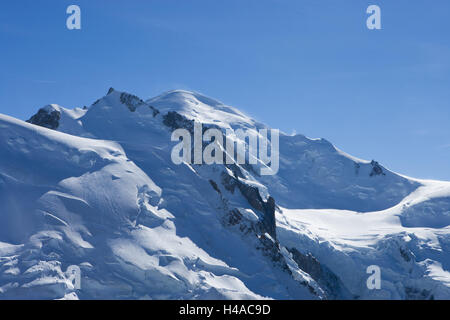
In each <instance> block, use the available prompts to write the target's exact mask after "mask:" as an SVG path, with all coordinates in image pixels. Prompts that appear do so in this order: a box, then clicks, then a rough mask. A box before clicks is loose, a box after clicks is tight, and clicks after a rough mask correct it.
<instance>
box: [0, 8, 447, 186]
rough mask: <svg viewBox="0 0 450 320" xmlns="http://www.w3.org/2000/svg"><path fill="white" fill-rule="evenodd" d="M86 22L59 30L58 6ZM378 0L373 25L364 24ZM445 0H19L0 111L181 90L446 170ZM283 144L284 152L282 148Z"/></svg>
mask: <svg viewBox="0 0 450 320" xmlns="http://www.w3.org/2000/svg"><path fill="white" fill-rule="evenodd" d="M71 4H76V5H79V6H80V7H81V10H82V29H81V30H75V31H69V30H67V28H66V19H67V17H68V15H67V14H66V8H67V7H68V6H69V5H71ZM370 4H376V5H379V6H380V8H381V13H382V28H383V29H382V30H375V31H370V30H368V29H367V28H366V18H367V17H368V15H367V14H366V8H367V7H368V6H369V5H370ZM449 33H450V2H449V1H448V0H434V1H432V2H430V1H425V0H415V1H406V0H396V1H392V0H390V1H381V0H371V1H364V0H345V1H344V0H341V1H337V0H308V1H306V0H302V1H301V0H290V1H287V0H271V1H269V0H257V1H256V0H255V1H253V0H147V1H138V0H130V1H122V0H121V1H119V0H115V1H106V0H89V1H76V0H72V1H63V0H58V1H57V0H53V1H50V0H41V1H33V0H27V1H25V0H17V1H8V2H5V3H2V6H1V7H0V43H1V50H0V70H1V71H0V113H4V114H8V115H12V116H15V117H18V118H20V119H27V118H29V117H30V116H31V115H32V114H33V113H34V112H35V111H36V110H37V109H38V108H40V107H42V106H43V105H45V104H48V103H58V104H60V105H63V106H65V107H76V106H83V105H88V106H89V105H90V104H91V103H92V102H94V101H95V100H96V99H97V98H99V97H101V96H103V95H104V94H105V93H106V91H107V89H108V88H109V87H110V86H113V87H115V88H116V89H118V90H124V91H130V92H132V93H135V94H137V95H139V96H140V97H141V98H144V99H146V98H150V97H152V96H155V95H157V94H159V93H161V92H163V91H167V90H171V89H177V88H180V89H188V90H194V91H198V92H201V93H204V94H206V95H208V96H211V97H214V98H217V99H219V100H221V101H223V102H225V103H227V104H230V105H233V106H235V107H237V108H240V109H242V110H243V111H245V112H246V113H248V114H250V115H251V116H253V117H255V118H257V119H258V120H260V121H263V122H265V123H267V124H269V125H270V126H272V127H274V128H279V129H281V130H283V131H285V132H288V133H291V132H297V133H302V134H305V135H307V136H310V137H323V138H326V139H328V140H330V141H331V142H333V143H334V144H335V145H336V146H337V147H339V148H340V149H342V150H344V151H346V152H348V153H350V154H352V155H354V156H357V157H360V158H364V159H368V160H371V159H375V160H378V161H379V162H381V163H382V164H384V165H385V166H387V167H388V168H390V169H392V170H394V171H397V172H400V173H403V174H407V175H410V176H414V177H419V178H433V179H446V180H450V166H449V163H450V128H449V120H450V35H449ZM281 152H282V150H281Z"/></svg>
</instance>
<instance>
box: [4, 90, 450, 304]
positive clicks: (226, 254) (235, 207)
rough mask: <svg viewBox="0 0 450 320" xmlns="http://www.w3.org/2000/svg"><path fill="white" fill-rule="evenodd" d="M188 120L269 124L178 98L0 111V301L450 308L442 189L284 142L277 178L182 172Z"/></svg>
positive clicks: (202, 100)
mask: <svg viewBox="0 0 450 320" xmlns="http://www.w3.org/2000/svg"><path fill="white" fill-rule="evenodd" d="M194 123H201V124H202V125H203V126H204V127H205V128H216V129H218V130H220V131H221V132H223V134H224V135H226V134H227V129H233V130H238V129H242V130H246V132H248V133H249V135H250V136H255V137H256V136H259V134H260V133H259V132H260V130H261V129H270V128H269V127H268V126H267V125H265V124H262V123H259V122H257V121H255V120H253V119H252V118H250V117H249V116H247V115H245V114H243V113H242V112H240V111H239V110H237V109H235V108H233V107H230V106H227V105H225V104H223V103H221V102H219V101H216V100H214V99H211V98H208V97H206V96H203V95H201V94H198V93H194V92H188V91H182V90H175V91H170V92H167V93H164V94H162V95H160V96H158V97H155V98H152V99H149V100H143V99H141V98H139V97H137V96H135V95H133V94H129V93H126V92H120V91H117V90H115V89H113V88H111V89H110V90H109V91H108V93H107V95H106V96H104V97H102V98H100V99H99V100H97V101H96V102H95V103H93V104H92V105H91V106H90V107H88V108H76V109H73V110H69V109H66V108H63V107H61V106H58V105H49V106H46V107H44V108H42V109H40V110H39V111H38V112H37V113H36V114H35V115H33V116H32V117H30V119H29V120H28V122H23V121H20V120H17V119H14V118H11V117H8V116H4V115H0V154H2V157H0V203H1V204H2V206H1V211H0V298H44V299H96V298H113V299H117V298H126V299H140V298H151V299H265V298H267V299H448V298H449V297H450V272H449V271H448V270H450V229H449V225H450V183H449V182H439V181H424V180H418V179H413V178H409V177H405V176H402V175H399V174H397V173H394V172H391V171H390V170H388V169H386V168H385V167H383V166H382V165H381V164H379V163H378V162H377V161H375V160H373V161H365V160H360V159H356V158H354V157H352V156H350V155H347V154H345V153H344V152H342V151H340V150H339V149H337V148H336V147H335V146H333V145H332V144H331V143H330V142H328V141H326V140H324V139H309V138H307V137H305V136H303V135H293V136H292V135H286V134H283V133H281V134H280V137H279V162H280V166H279V167H280V168H279V172H278V174H277V175H273V176H261V175H259V174H258V170H256V165H252V164H245V165H241V164H238V163H232V164H223V165H219V164H214V165H206V164H189V163H183V164H181V165H175V164H174V163H173V162H172V161H171V150H172V147H173V146H174V145H175V144H176V142H173V141H171V135H172V132H173V130H175V129H178V128H185V129H189V128H190V127H191V126H192V125H193V124H194ZM233 139H235V140H239V139H238V138H237V137H233ZM238 143H241V144H244V145H246V146H247V144H248V142H247V141H246V140H242V141H238ZM247 147H248V146H247ZM374 265H375V266H378V267H379V268H380V270H381V287H380V288H379V289H375V290H373V289H371V288H369V287H368V286H367V279H368V277H369V276H370V274H368V273H367V268H368V267H369V266H374ZM73 267H75V268H78V269H79V270H80V276H81V279H80V280H81V281H80V283H79V286H77V285H76V284H74V282H73V278H72V277H71V272H70V270H73Z"/></svg>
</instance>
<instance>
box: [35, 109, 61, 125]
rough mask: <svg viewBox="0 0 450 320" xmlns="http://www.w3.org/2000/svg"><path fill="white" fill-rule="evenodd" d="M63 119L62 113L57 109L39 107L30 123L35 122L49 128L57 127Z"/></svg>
mask: <svg viewBox="0 0 450 320" xmlns="http://www.w3.org/2000/svg"><path fill="white" fill-rule="evenodd" d="M60 120H61V113H60V112H59V111H57V110H53V111H49V110H46V109H39V111H38V113H36V114H35V115H34V116H32V117H31V118H30V119H29V120H27V122H28V123H31V124H35V125H37V126H41V127H44V128H48V129H53V130H55V129H57V128H58V127H59V121H60Z"/></svg>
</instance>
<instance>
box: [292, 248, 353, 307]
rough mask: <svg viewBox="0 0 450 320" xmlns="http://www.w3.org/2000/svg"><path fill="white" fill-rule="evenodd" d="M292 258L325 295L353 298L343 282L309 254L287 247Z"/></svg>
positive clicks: (337, 297) (336, 297)
mask: <svg viewBox="0 0 450 320" xmlns="http://www.w3.org/2000/svg"><path fill="white" fill-rule="evenodd" d="M289 251H290V252H291V253H292V258H293V259H294V261H295V262H296V263H297V265H298V266H299V268H300V269H302V270H303V271H305V272H306V273H308V274H309V275H310V276H311V278H313V279H314V280H315V281H316V282H317V283H318V284H319V285H320V286H321V288H322V289H324V290H325V292H326V294H327V297H328V298H331V299H353V298H354V297H352V294H351V293H350V291H348V290H347V289H346V288H345V286H344V284H343V282H342V281H341V280H340V279H339V278H338V276H336V274H334V273H333V272H332V271H331V270H330V269H329V268H327V267H326V266H324V265H322V264H321V263H320V262H319V261H318V260H317V259H316V258H315V257H314V256H312V255H311V254H307V255H305V254H302V253H301V252H300V251H298V250H297V249H295V248H292V249H289Z"/></svg>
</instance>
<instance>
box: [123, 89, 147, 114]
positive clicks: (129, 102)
mask: <svg viewBox="0 0 450 320" xmlns="http://www.w3.org/2000/svg"><path fill="white" fill-rule="evenodd" d="M120 102H121V103H123V104H124V105H126V106H127V107H128V109H130V111H131V112H135V111H136V109H137V107H139V106H141V105H144V104H145V102H144V100H142V99H140V98H139V97H137V96H135V95H133V94H129V93H125V92H123V93H121V94H120Z"/></svg>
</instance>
